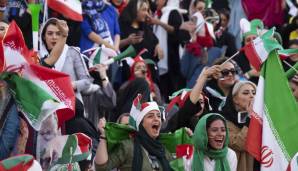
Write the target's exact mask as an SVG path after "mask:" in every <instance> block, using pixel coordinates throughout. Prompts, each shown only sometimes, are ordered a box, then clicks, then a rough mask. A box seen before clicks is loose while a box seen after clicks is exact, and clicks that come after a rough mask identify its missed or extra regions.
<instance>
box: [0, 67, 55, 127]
mask: <svg viewBox="0 0 298 171" xmlns="http://www.w3.org/2000/svg"><path fill="white" fill-rule="evenodd" d="M0 80H5V81H6V82H7V83H8V85H9V89H10V90H11V93H12V94H13V96H14V99H15V100H16V102H17V104H18V107H19V108H20V109H21V110H22V111H23V112H24V113H25V115H26V117H27V118H28V119H29V120H30V124H32V126H33V127H34V128H36V129H37V130H38V129H39V127H40V124H41V122H42V121H43V120H44V119H45V118H46V117H47V116H48V115H50V114H52V112H53V110H54V109H57V108H58V105H59V103H58V102H57V101H56V100H55V99H54V98H53V97H52V96H51V95H50V94H48V93H47V92H46V91H45V90H44V89H42V88H41V87H39V86H38V85H36V84H35V83H33V82H32V81H31V80H27V79H24V78H22V77H20V76H19V75H17V74H15V73H8V72H6V73H2V74H1V75H0ZM32 97H34V98H32ZM45 104H46V105H45ZM49 105H51V109H52V110H44V107H46V108H49Z"/></svg>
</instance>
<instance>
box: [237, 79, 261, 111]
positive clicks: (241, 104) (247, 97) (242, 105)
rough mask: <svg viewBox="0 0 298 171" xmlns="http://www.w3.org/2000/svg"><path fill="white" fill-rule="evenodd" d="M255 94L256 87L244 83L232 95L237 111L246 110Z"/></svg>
mask: <svg viewBox="0 0 298 171" xmlns="http://www.w3.org/2000/svg"><path fill="white" fill-rule="evenodd" d="M255 94H256V89H255V88H254V87H253V86H252V85H251V84H244V85H243V86H241V87H240V89H239V91H238V92H237V93H236V94H235V96H234V97H233V102H234V105H235V108H236V110H237V112H242V111H247V108H248V106H249V105H250V104H251V103H252V101H253V99H254V97H255Z"/></svg>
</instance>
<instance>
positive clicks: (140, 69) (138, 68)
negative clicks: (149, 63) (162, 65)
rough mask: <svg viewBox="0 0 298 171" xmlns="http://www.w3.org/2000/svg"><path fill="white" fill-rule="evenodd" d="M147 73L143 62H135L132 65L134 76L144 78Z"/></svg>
mask: <svg viewBox="0 0 298 171" xmlns="http://www.w3.org/2000/svg"><path fill="white" fill-rule="evenodd" d="M146 73H147V67H146V64H145V63H144V62H137V63H136V64H135V66H134V74H135V77H138V78H145V77H146Z"/></svg>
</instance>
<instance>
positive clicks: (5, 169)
mask: <svg viewBox="0 0 298 171" xmlns="http://www.w3.org/2000/svg"><path fill="white" fill-rule="evenodd" d="M0 170H1V171H42V168H41V166H40V164H39V163H38V162H37V161H36V160H34V158H33V156H31V155H28V154H23V155H18V156H13V157H10V158H7V159H5V160H2V161H0Z"/></svg>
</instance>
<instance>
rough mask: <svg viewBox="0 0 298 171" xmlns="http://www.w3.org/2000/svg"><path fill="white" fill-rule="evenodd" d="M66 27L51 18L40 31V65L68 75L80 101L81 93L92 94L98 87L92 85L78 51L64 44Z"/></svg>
mask: <svg viewBox="0 0 298 171" xmlns="http://www.w3.org/2000/svg"><path fill="white" fill-rule="evenodd" d="M68 30H69V29H68V26H67V24H66V22H65V21H63V20H58V19H56V18H51V19H49V20H47V22H45V24H44V26H43V28H42V29H41V40H42V41H41V49H40V51H39V54H40V58H41V64H42V65H44V66H47V67H50V68H54V69H55V70H57V71H60V72H64V73H66V74H68V75H69V76H70V78H71V81H72V86H73V89H74V90H75V92H76V97H77V98H78V99H80V100H81V101H82V97H81V93H85V94H88V93H92V92H95V91H97V90H98V89H99V86H97V85H94V84H92V79H91V77H90V75H89V73H88V70H87V68H86V65H85V63H84V60H83V59H82V57H81V54H80V51H79V50H78V49H76V48H74V47H72V46H68V45H67V44H66V39H67V36H68Z"/></svg>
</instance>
